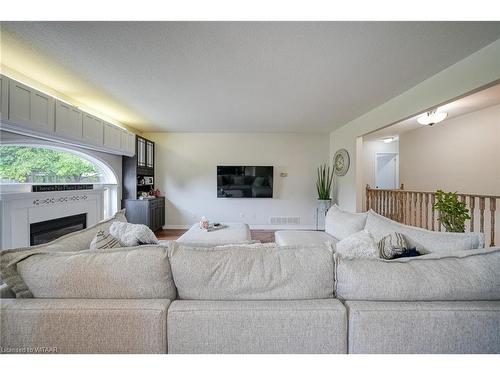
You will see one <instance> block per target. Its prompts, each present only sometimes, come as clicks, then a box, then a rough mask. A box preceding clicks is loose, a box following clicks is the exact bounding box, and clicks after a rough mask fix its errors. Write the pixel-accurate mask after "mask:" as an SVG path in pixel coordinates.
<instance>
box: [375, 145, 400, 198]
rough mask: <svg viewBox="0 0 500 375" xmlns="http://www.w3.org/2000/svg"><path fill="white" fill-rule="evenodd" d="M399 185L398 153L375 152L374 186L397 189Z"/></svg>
mask: <svg viewBox="0 0 500 375" xmlns="http://www.w3.org/2000/svg"><path fill="white" fill-rule="evenodd" d="M398 186H399V154H398V153H395V152H377V153H376V154H375V188H377V189H397V187H398Z"/></svg>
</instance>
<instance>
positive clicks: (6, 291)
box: [0, 284, 16, 298]
mask: <svg viewBox="0 0 500 375" xmlns="http://www.w3.org/2000/svg"><path fill="white" fill-rule="evenodd" d="M0 298H16V294H15V293H14V292H13V291H12V289H10V288H9V287H8V285H7V284H2V285H0Z"/></svg>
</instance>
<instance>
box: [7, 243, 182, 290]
mask: <svg viewBox="0 0 500 375" xmlns="http://www.w3.org/2000/svg"><path fill="white" fill-rule="evenodd" d="M17 270H18V272H19V275H20V276H21V278H22V279H23V280H24V282H25V283H26V285H27V286H28V288H29V291H30V292H31V293H32V294H33V296H34V297H36V298H166V299H171V300H172V299H175V296H176V290H175V286H174V283H173V280H172V273H171V270H170V264H169V261H168V256H167V248H165V247H161V246H138V247H130V248H128V247H127V248H119V249H103V250H86V251H79V252H74V253H68V252H61V253H53V252H51V253H39V254H34V255H31V256H29V257H27V258H25V259H23V260H21V261H20V262H19V263H17Z"/></svg>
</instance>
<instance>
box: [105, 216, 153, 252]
mask: <svg viewBox="0 0 500 375" xmlns="http://www.w3.org/2000/svg"><path fill="white" fill-rule="evenodd" d="M109 233H110V234H111V235H112V236H114V237H116V238H117V239H118V241H120V242H121V244H122V245H123V246H138V245H146V244H158V239H157V238H156V236H155V234H154V233H153V231H152V230H151V229H149V228H148V227H147V226H146V225H143V224H130V223H122V222H119V221H116V222H114V223H113V224H112V225H111V227H110V228H109Z"/></svg>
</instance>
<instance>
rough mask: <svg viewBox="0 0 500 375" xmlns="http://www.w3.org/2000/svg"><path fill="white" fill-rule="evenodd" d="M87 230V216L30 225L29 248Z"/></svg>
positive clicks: (80, 215)
mask: <svg viewBox="0 0 500 375" xmlns="http://www.w3.org/2000/svg"><path fill="white" fill-rule="evenodd" d="M85 228H87V214H86V213H85V214H78V215H72V216H66V217H60V218H57V219H52V220H46V221H40V222H38V223H32V224H30V246H34V245H40V244H43V243H47V242H50V241H53V240H55V239H56V238H59V237H61V236H64V235H65V234H68V233H71V232H76V231H79V230H82V229H85Z"/></svg>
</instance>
